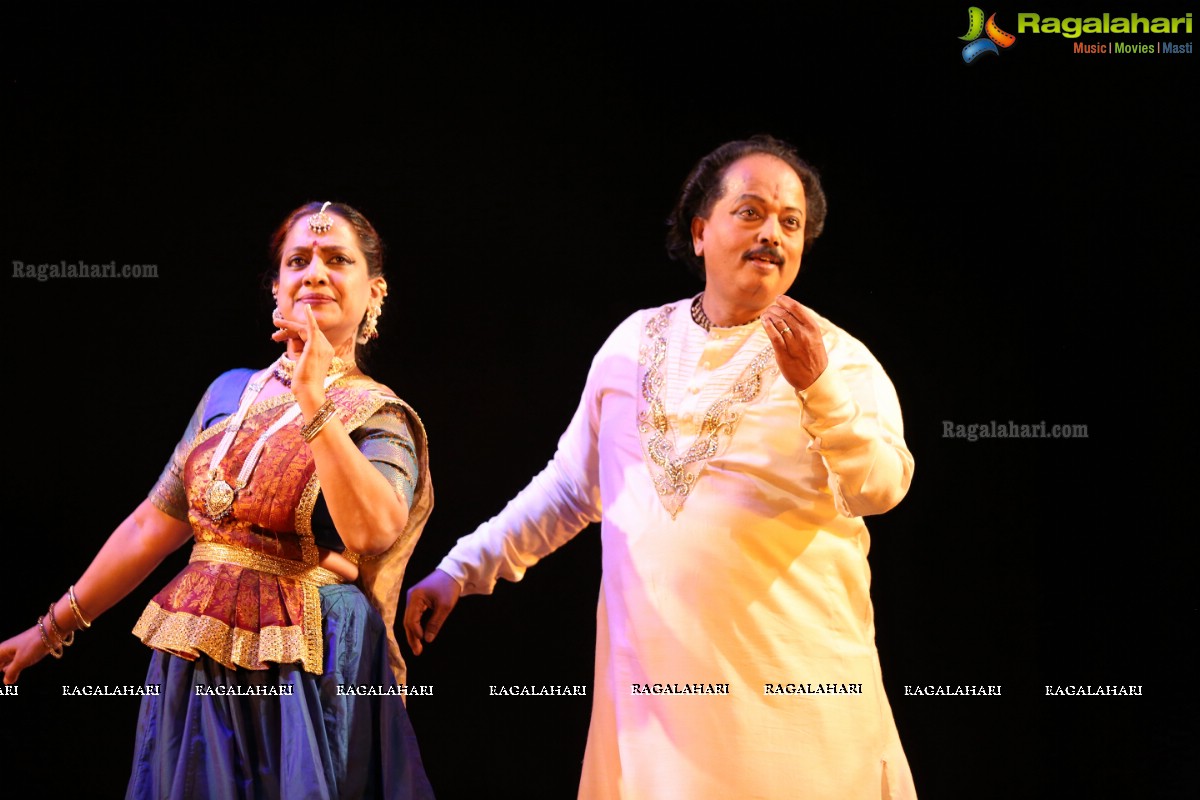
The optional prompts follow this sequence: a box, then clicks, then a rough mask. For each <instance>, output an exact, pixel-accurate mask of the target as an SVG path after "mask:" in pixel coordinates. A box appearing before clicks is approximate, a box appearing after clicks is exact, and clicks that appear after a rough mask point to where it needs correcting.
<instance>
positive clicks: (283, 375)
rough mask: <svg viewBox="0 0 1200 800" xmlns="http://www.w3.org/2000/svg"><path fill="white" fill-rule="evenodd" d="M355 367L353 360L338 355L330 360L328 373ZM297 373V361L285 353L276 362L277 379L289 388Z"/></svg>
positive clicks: (337, 372) (341, 371) (338, 372)
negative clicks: (346, 359)
mask: <svg viewBox="0 0 1200 800" xmlns="http://www.w3.org/2000/svg"><path fill="white" fill-rule="evenodd" d="M352 369H354V362H353V361H345V360H343V359H341V358H338V357H337V356H334V357H333V361H330V362H329V371H328V372H327V373H326V374H327V375H334V374H337V375H341V374H343V373H346V372H349V371H350V370H352ZM295 374H296V362H295V361H292V360H291V359H290V358H288V357H287V353H284V354H283V355H281V356H280V357H279V360H278V361H276V362H275V380H277V381H279V382H280V383H282V384H283V385H284V386H286V387H288V388H289V389H290V388H292V376H294V375H295Z"/></svg>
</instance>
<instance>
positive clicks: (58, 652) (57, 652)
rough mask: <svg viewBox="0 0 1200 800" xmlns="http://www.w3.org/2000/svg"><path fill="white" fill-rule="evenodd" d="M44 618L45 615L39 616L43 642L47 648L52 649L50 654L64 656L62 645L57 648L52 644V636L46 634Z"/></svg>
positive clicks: (39, 629) (39, 631)
mask: <svg viewBox="0 0 1200 800" xmlns="http://www.w3.org/2000/svg"><path fill="white" fill-rule="evenodd" d="M42 619H43V617H38V633H40V634H41V635H42V644H44V645H46V649H47V650H49V651H50V655H52V656H54V657H55V658H62V654H63V651H62V645H61V644H60V645H59V646H58V649H57V650H55V649H54V645H52V644H50V637H49V636H47V635H46V626H44V625H43V624H42Z"/></svg>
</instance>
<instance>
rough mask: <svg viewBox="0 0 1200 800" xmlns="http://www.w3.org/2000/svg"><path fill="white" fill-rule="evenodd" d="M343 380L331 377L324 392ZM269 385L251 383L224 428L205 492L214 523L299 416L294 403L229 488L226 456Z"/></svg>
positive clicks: (337, 375) (257, 444)
mask: <svg viewBox="0 0 1200 800" xmlns="http://www.w3.org/2000/svg"><path fill="white" fill-rule="evenodd" d="M338 360H340V359H335V361H338ZM340 377H342V375H341V373H340V372H339V373H334V374H331V375H330V376H329V377H327V378H326V379H325V388H326V389H328V388H329V387H330V386H331V385H332V384H333V382H334V381H336V380H337V379H338V378H340ZM266 385H267V381H266V378H260V379H259V381H258V382H257V383H252V384H250V385H249V386H247V387H246V393H245V394H244V395H243V396H242V402H241V404H240V405H239V406H238V410H237V413H236V414H234V415H233V419H231V420H230V421H229V423H228V425H227V426H226V427H225V435H224V436H222V437H221V441H220V443H219V444H218V445H217V449H216V452H214V453H213V456H212V461H210V462H209V465H208V479H209V481H210V483H209V484H208V488H207V489H206V490H205V491H204V510H205V512H207V513H208V516H209V517H210V518H211V519H214V520H218V519H221V518H222V517H224V516H225V515H226V514H228V513H229V512H230V510H231V509H232V508H233V499H234V497H235V496H236V495H237V493H238V492H240V491H241V490H242V489H245V488H246V484H247V483H249V482H250V476H251V475H252V474H253V473H254V466H255V465H256V464H257V463H258V457H259V456H260V455H262V451H263V447H265V446H266V444H267V439H270V438H271V437H272V436H274V435H275V434H276V433H278V432H279V430H280V429H281V428H283V426H285V425H287V424H288V423H290V422H291V421H292V420H294V419H295V418H296V417H298V416H300V404H299V403H292V407H291V408H289V409H288V410H287V411H285V412H284V414H283V416H281V417H280V418H279V419H278V420H276V422H275V424H274V425H272V426H271V427H270V428H267V430H266V432H264V433H263V435H262V436H259V437H258V441H257V442H255V443H254V448H253V449H252V450H251V451H250V454H249V455H248V456H246V461H245V462H244V463H243V464H242V469H241V471H239V472H238V476H237V480H235V481H234V483H233V485H232V486H230V485H229V484H228V483H227V482H226V481H225V475H224V473H223V472H222V471H221V462H222V461H223V460H224V459H225V454H226V453H228V452H229V448H230V446H232V445H233V440H234V439H236V438H237V435H238V430H239V429H240V428H241V427H242V422H243V420H245V419H246V413H247V412H248V411H249V410H250V406H251V405H253V403H254V400H255V398H257V397H258V395H259V392H261V391H262V390H263V387H264V386H266Z"/></svg>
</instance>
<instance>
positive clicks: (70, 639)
mask: <svg viewBox="0 0 1200 800" xmlns="http://www.w3.org/2000/svg"><path fill="white" fill-rule="evenodd" d="M46 618H47V619H49V620H50V630H51V631H53V632H54V635H55V636H57V637H58V641H59V642H61V643H62V644H60V645H59V646H60V647H70V646H71V645H73V644H75V631H71V632H70V633H68V634H67V635H66V636H63V632H62V631H60V630H59V629H58V620H56V619H55V618H54V603H51V604H50V610H49V611H47V612H46Z"/></svg>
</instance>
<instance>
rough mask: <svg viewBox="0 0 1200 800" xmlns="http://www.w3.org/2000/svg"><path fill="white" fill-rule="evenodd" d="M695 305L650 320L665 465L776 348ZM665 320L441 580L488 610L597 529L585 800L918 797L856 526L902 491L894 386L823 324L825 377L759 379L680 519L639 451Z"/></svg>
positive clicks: (637, 321)
mask: <svg viewBox="0 0 1200 800" xmlns="http://www.w3.org/2000/svg"><path fill="white" fill-rule="evenodd" d="M689 304H690V301H688V300H684V301H680V302H678V303H674V304H672V306H671V307H670V308H672V311H671V312H670V313H669V314H668V315H667V316H666V317H665V319H664V318H662V317H659V319H660V320H662V321H663V322H664V323H665V328H664V329H663V332H662V334H661V337H660V339H659V341H658V344H659V345H660V349H661V346H664V345H665V355H664V356H663V357H662V358H661V361H660V369H659V374H660V376H661V377H662V378H663V379H664V382H663V383H662V388H661V393H660V394H659V395H658V396H659V397H660V398H661V400H662V403H663V406H664V408H665V412H666V416H665V421H666V423H667V424H669V428H670V430H669V433H670V435H671V436H672V437H673V438H674V450H673V452H672V453H668V456H670V455H678V454H682V453H684V452H685V451H686V450H688V448H689V447H690V446H691V444H692V443H693V441H695V440H696V438H697V433H698V432H700V431H701V426H702V421H703V418H704V415H705V413H706V411H709V410H710V409H712V408H713V404H714V403H716V402H717V401H720V400H721V399H722V398H723V397H725V396H726V395H727V392H728V391H729V388H730V387H731V386H732V385H733V384H734V383H735V382H736V381H738V379H739V377H741V378H745V377H746V370H747V367H748V365H751V364H752V361H753V360H754V358H755V356H756V355H760V354H761V353H762V352H763V351H764V348H768V347H769V346H770V345H769V341H768V339H767V336H766V333H765V332H764V331H763V330H762V328H761V325H760V324H758V323H753V324H751V325H746V326H741V327H737V328H725V329H717V328H714V329H713V330H712V331H711V332H705V331H704V329H702V328H701V327H699V326H698V325H696V324H695V323H694V322H693V321H692V319H691V317H690V315H689V310H688V308H689ZM660 313H661V312H660V310H659V309H651V310H647V311H642V312H638V313H637V314H634V315H633V316H632V317H630V318H629V319H628V320H626V321H625V322H624V323H622V324H621V325H620V326H619V327H618V328H617V330H616V331H614V333H613V334H612V336H610V337H609V339H608V341H607V342H606V343H605V344H604V346H603V347H602V348H601V349H600V352H599V353H598V354H597V355H596V357H595V360H594V361H593V364H592V368H591V372H590V373H589V376H588V381H587V386H586V388H585V389H584V393H583V397H582V400H581V402H580V405H579V409H578V410H577V411H576V413H575V416H574V418H573V419H572V421H571V424H570V426H569V427H568V428H567V431H566V432H565V433H564V434H563V436H562V438H561V440H560V441H559V447H558V451H557V453H556V454H555V456H554V459H553V460H552V461H551V462H550V463H549V465H548V466H547V467H546V469H545V470H543V471H542V472H541V473H540V474H539V475H537V476H536V477H535V478H534V479H533V481H532V482H531V483H530V485H529V486H528V487H527V488H526V489H525V490H523V491H522V492H521V494H519V495H518V496H517V497H516V498H514V499H513V500H512V501H511V502H510V503H509V504H508V506H506V507H505V509H504V510H503V511H502V512H501V513H500V514H499V515H497V516H496V517H494V518H493V519H491V520H490V521H488V522H487V523H485V524H483V525H482V526H480V527H479V529H478V530H476V531H475V532H474V533H473V534H471V535H470V536H467V537H464V538H463V539H461V540H459V543H458V544H457V545H456V546H455V548H454V549H453V550H452V551H451V552H450V553H449V554H448V555H447V556H446V558H445V560H444V561H443V562H442V564H441V565H439V568H440V569H442V570H444V571H445V572H447V573H449V574H450V575H452V576H454V577H455V578H456V579H457V580H458V581H459V582H460V583H461V584H462V585H463V591H464V593H466V594H472V593H475V594H479V593H484V594H486V593H490V592H491V591H492V589H493V587H494V586H495V583H496V581H497V579H499V578H505V579H507V580H513V581H515V580H520V579H521V577H522V576H523V575H524V572H525V569H526V568H527V567H529V566H531V565H533V564H535V563H536V562H537V561H538V560H539V559H541V558H542V557H544V556H545V555H547V554H548V553H550V552H552V551H554V550H555V549H556V548H558V547H560V546H561V545H563V544H564V543H566V542H567V541H568V540H569V539H571V538H572V537H573V536H574V535H575V534H576V533H578V532H579V531H580V530H582V529H583V528H584V527H586V526H587V524H588V523H591V522H595V521H601V522H602V525H601V535H602V538H603V579H602V583H601V590H600V601H599V608H598V611H597V623H598V624H597V642H596V678H595V688H594V699H593V706H592V719H591V728H590V731H589V735H588V745H587V753H586V755H585V758H584V768H583V777H582V781H581V785H580V790H579V795H580V797H581V798H634V799H635V800H663V799H668V800H671V799H674V798H679V800H703V799H704V798H715V799H719V800H749V799H750V798H828V800H857V799H858V798H879V797H886V798H909V797H915V791H914V790H913V787H912V778H911V775H910V773H909V769H908V764H907V761H906V760H905V756H904V752H903V750H902V749H901V746H900V741H899V738H898V736H897V733H896V726H895V723H894V722H893V720H892V713H891V708H890V706H889V705H888V701H887V698H886V696H885V695H884V691H883V684H882V682H881V678H880V672H879V660H878V655H877V652H876V649H875V630H874V622H873V612H872V607H871V600H870V594H869V587H870V569H869V567H868V565H867V550H868V548H869V543H870V539H869V536H868V534H867V529H866V525H865V524H864V523H863V520H862V515H866V514H875V513H882V512H884V511H886V510H888V509H889V508H891V507H892V506H894V505H895V504H896V503H897V502H899V501H900V499H901V498H902V497H903V496H904V494H905V492H906V491H907V489H908V485H909V481H910V479H911V475H912V469H913V461H912V456H911V454H910V453H909V452H908V449H907V448H906V446H905V444H904V439H903V431H902V425H901V418H900V407H899V403H898V402H897V399H896V394H895V390H894V389H893V387H892V384H891V382H890V381H889V380H888V378H887V375H886V374H885V373H884V371H883V369H882V367H880V365H879V363H878V362H877V361H876V360H875V359H874V357H873V356H872V355H871V354H870V353H869V352H868V351H867V349H866V347H864V346H863V345H862V343H860V342H858V341H857V340H856V339H854V338H853V337H851V336H850V335H848V334H847V333H845V332H844V331H842V330H841V329H839V328H837V327H836V326H834V325H832V324H831V323H829V322H828V321H826V320H824V319H821V318H819V317H818V320H819V322H820V324H821V327H822V330H823V332H824V341H825V346H826V349H827V350H828V352H829V368H828V369H827V370H826V371H825V373H824V374H823V375H822V376H821V377H820V378H819V379H818V380H817V382H816V383H814V384H813V386H811V387H810V388H809V389H808V390H807V391H806V392H804V393H803V397H800V396H798V395H797V393H796V392H795V391H793V389H792V387H791V386H790V385H789V384H788V383H787V381H786V380H784V379H783V377H782V376H781V375H779V373H778V369H777V368H775V366H774V359H773V357H772V358H768V359H766V363H768V364H769V367H768V369H767V370H765V371H763V372H762V378H763V387H762V390H761V391H760V392H758V394H757V396H756V397H755V398H754V399H752V400H750V401H749V402H746V403H745V404H744V405H743V404H737V403H735V404H733V406H731V408H732V410H733V412H734V413H733V415H732V417H727V418H726V419H727V420H728V419H732V418H733V417H736V419H734V420H733V424H732V425H731V426H729V427H723V428H721V429H720V430H719V431H718V432H717V433H716V434H714V435H712V436H707V435H706V436H704V437H703V438H704V439H705V440H706V441H710V442H712V443H713V448H712V449H713V451H714V452H712V453H710V455H709V457H708V458H707V459H701V460H700V461H698V462H696V463H693V464H691V465H690V466H689V467H687V468H686V469H687V470H688V471H690V472H691V473H692V474H693V475H695V481H694V483H693V484H692V485H691V488H690V491H689V492H688V493H687V496H686V497H682V498H681V497H680V495H678V494H674V493H671V492H669V491H668V496H667V500H668V501H670V500H671V499H672V498H673V499H674V500H675V501H676V502H680V501H682V505H681V506H680V507H679V508H678V510H677V512H676V514H675V515H674V516H672V514H671V512H670V511H669V510H668V505H669V504H670V503H669V502H664V498H663V497H661V496H660V494H659V493H658V492H657V491H656V488H655V482H654V479H653V478H654V476H656V475H662V471H661V470H660V469H657V468H656V467H655V468H653V469H652V459H650V458H648V457H647V455H646V448H645V447H644V445H643V440H644V438H646V436H647V431H649V430H651V429H650V428H647V426H646V425H644V424H643V426H642V427H643V428H644V429H645V430H642V431H641V432H640V431H639V411H643V410H645V409H646V407H647V402H646V397H645V396H644V395H643V385H642V380H641V379H642V377H643V376H644V375H645V373H646V371H647V370H648V369H650V370H651V371H653V361H654V359H653V358H644V359H643V360H642V361H643V363H642V364H640V365H639V356H640V355H649V354H651V353H652V350H646V349H645V346H646V345H647V343H648V342H650V341H651V340H650V339H648V338H647V336H648V334H647V332H646V329H647V323H648V322H650V321H651V320H652V319H654V318H655V315H656V314H660ZM760 363H762V362H760ZM649 383H650V389H648V390H647V391H649V392H651V394H652V393H653V384H654V382H653V381H651V382H649ZM642 419H643V421H645V420H646V419H647V418H646V417H643V418H642ZM730 427H731V428H732V431H730ZM726 686H727V693H723V692H724V689H723V687H726ZM689 689H691V690H692V692H693V693H685V692H687V691H688V690H689ZM673 690H677V691H673ZM697 690H699V692H700V693H696V692H697ZM647 692H648V693H647ZM714 692H722V693H714Z"/></svg>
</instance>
